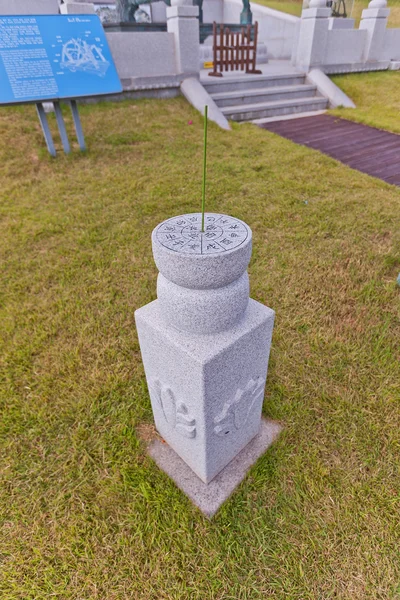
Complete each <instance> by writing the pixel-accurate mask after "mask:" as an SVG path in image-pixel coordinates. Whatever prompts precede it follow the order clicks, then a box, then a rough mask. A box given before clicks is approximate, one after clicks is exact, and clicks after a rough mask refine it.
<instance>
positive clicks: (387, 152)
mask: <svg viewBox="0 0 400 600" xmlns="http://www.w3.org/2000/svg"><path fill="white" fill-rule="evenodd" d="M260 127H262V128H263V129H268V131H272V132H273V133H277V134H278V135H281V136H283V137H285V138H288V139H289V140H292V141H293V142H296V143H297V144H302V145H303V146H308V147H309V148H314V149H315V150H319V151H320V152H323V153H324V154H328V155H329V156H332V158H336V159H337V160H339V161H340V162H342V163H344V164H346V165H349V167H352V168H353V169H357V170H358V171H362V172H363V173H367V174H368V175H372V176H373V177H378V178H379V179H383V181H387V182H388V183H392V184H393V185H399V186H400V135H397V134H395V133H389V132H388V131H382V130H381V129H375V127H369V126H368V125H362V124H361V123H354V122H353V121H347V120H346V119H340V118H339V117H334V116H332V115H316V116H314V117H302V118H299V119H287V120H285V121H272V122H270V123H265V124H263V125H260Z"/></svg>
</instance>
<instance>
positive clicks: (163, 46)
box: [107, 32, 176, 79]
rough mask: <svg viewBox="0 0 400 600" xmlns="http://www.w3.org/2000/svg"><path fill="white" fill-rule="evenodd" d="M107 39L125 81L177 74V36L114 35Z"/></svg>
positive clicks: (155, 33) (161, 34)
mask: <svg viewBox="0 0 400 600" xmlns="http://www.w3.org/2000/svg"><path fill="white" fill-rule="evenodd" d="M107 40H108V43H109V45H110V49H111V53H112V55H113V58H114V61H115V66H116V68H117V71H118V75H119V76H120V78H121V79H128V78H131V77H154V76H157V75H174V74H175V73H176V69H175V47H174V34H173V33H158V32H150V33H135V32H123V33H122V32H113V33H108V34H107Z"/></svg>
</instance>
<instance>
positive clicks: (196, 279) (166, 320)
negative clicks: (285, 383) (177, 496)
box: [135, 213, 274, 487]
mask: <svg viewBox="0 0 400 600" xmlns="http://www.w3.org/2000/svg"><path fill="white" fill-rule="evenodd" d="M152 244H153V254H154V259H155V262H156V265H157V268H158V269H159V271H160V274H159V276H158V284H157V295H158V299H157V300H155V301H154V302H151V303H150V304H148V305H146V306H144V307H143V308H140V309H139V310H137V311H136V313H135V318H136V325H137V330H138V335H139V342H140V348H141V353H142V358H143V364H144V369H145V373H146V379H147V383H148V388H149V392H150V398H151V404H152V409H153V413H154V420H155V423H156V427H157V430H158V432H159V433H160V435H161V436H162V437H163V438H164V440H165V441H166V442H167V443H168V445H169V446H170V447H171V448H172V449H173V451H174V452H175V453H176V454H177V455H178V456H179V457H180V458H181V459H182V460H183V461H184V462H185V463H186V464H187V465H188V466H189V467H190V469H191V470H192V471H193V472H194V473H195V474H196V475H197V477H198V478H200V480H201V481H202V482H204V483H206V484H208V483H209V482H211V481H212V480H213V479H214V478H215V477H216V476H217V475H218V474H219V473H220V472H221V471H222V470H223V469H224V468H225V467H226V466H227V465H228V464H229V463H230V462H231V461H232V460H233V459H234V458H235V457H237V455H238V454H239V453H240V452H241V451H242V450H243V449H244V448H246V447H247V445H248V444H249V443H250V442H251V440H253V439H254V438H255V437H256V436H257V435H258V434H259V432H260V426H261V409H262V403H263V398H264V389H265V383H266V377H267V368H268V358H269V351H270V346H271V337H272V330H273V323H274V311H273V310H271V309H270V308H267V307H265V306H263V305H262V304H260V303H258V302H255V301H254V300H251V299H249V280H248V275H247V266H248V263H249V260H250V256H251V244H252V233H251V230H250V228H249V227H248V226H247V225H246V224H245V223H244V222H243V221H240V220H238V219H234V218H232V217H229V216H226V215H218V214H211V213H208V214H206V218H205V232H204V233H201V214H198V213H195V214H189V215H182V216H180V217H174V218H172V219H169V220H167V221H164V222H163V223H161V224H160V225H159V226H158V227H156V229H155V230H154V231H153V235H152ZM267 437H268V436H267ZM265 439H267V438H265ZM265 447H266V445H264V447H263V448H264V450H265ZM259 454H260V452H259V453H258V454H257V456H256V458H257V457H258V456H259ZM167 462H168V461H167ZM248 466H249V465H248ZM181 487H182V486H181Z"/></svg>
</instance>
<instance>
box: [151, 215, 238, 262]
mask: <svg viewBox="0 0 400 600" xmlns="http://www.w3.org/2000/svg"><path fill="white" fill-rule="evenodd" d="M204 230H205V231H204V232H202V231H201V213H191V214H186V215H180V216H179V217H172V218H171V219H168V220H167V221H163V222H162V223H160V225H158V227H156V230H155V238H156V240H157V242H158V243H159V244H160V245H161V246H163V247H164V248H166V249H168V250H171V251H173V252H176V253H178V254H192V255H193V254H194V255H196V254H197V255H210V254H214V255H215V254H223V253H225V252H229V251H230V250H235V249H237V248H239V247H240V246H241V245H242V244H244V243H245V242H246V240H247V239H248V237H249V235H250V228H249V227H248V226H247V225H246V224H245V223H244V222H243V221H240V219H236V218H234V217H230V216H229V215H223V214H216V213H206V214H205V218H204Z"/></svg>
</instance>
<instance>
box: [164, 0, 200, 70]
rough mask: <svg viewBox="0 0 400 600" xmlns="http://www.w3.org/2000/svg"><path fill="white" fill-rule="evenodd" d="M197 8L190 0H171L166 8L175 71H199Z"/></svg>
mask: <svg viewBox="0 0 400 600" xmlns="http://www.w3.org/2000/svg"><path fill="white" fill-rule="evenodd" d="M184 2H185V3H184ZM198 16H199V8H198V6H193V5H192V2H191V1H190V0H171V6H169V7H168V8H167V31H168V33H173V34H174V40H175V56H176V70H177V73H179V74H180V73H182V74H183V75H185V76H187V77H188V76H192V77H193V76H194V75H196V74H198V73H199V52H200V50H199V48H200V42H199V19H198Z"/></svg>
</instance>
